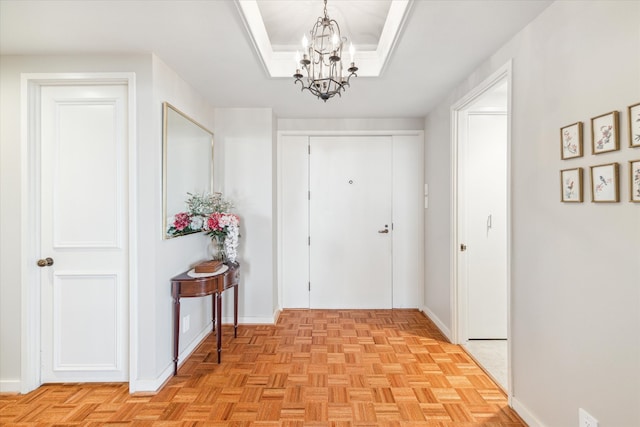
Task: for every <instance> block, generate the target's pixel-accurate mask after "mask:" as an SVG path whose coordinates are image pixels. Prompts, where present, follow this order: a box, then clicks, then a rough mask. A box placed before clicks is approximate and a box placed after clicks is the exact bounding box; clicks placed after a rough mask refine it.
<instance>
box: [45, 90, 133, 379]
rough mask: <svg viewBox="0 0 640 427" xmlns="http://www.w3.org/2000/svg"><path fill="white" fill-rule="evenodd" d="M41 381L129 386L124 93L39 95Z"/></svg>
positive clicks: (125, 114)
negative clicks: (48, 262) (46, 261)
mask: <svg viewBox="0 0 640 427" xmlns="http://www.w3.org/2000/svg"><path fill="white" fill-rule="evenodd" d="M40 140H41V201H40V207H41V215H40V219H41V230H40V231H41V242H40V247H41V255H42V258H43V259H45V258H47V257H48V258H51V259H52V260H53V265H51V266H47V267H43V268H42V270H41V364H42V367H41V382H43V383H47V382H68V381H79V382H90V381H126V380H127V379H128V321H127V320H128V298H127V294H128V281H127V279H128V269H127V259H128V254H127V247H128V246H127V245H128V241H127V239H128V236H127V224H128V222H127V211H128V207H127V182H128V179H127V170H128V166H127V87H126V85H104V86H103V85H79V86H45V87H43V88H42V91H41V139H40Z"/></svg>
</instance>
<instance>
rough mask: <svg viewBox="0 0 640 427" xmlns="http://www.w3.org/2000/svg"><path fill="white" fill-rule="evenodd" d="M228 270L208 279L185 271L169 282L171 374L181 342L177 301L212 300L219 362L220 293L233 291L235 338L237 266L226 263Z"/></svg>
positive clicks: (220, 341) (236, 331)
mask: <svg viewBox="0 0 640 427" xmlns="http://www.w3.org/2000/svg"><path fill="white" fill-rule="evenodd" d="M226 265H227V267H228V270H227V271H225V272H223V273H220V274H217V275H215V276H208V277H191V276H190V275H189V274H188V273H189V271H185V272H184V273H181V274H179V275H177V276H176V277H174V278H172V279H171V295H172V297H173V375H176V374H177V373H178V343H179V339H180V298H192V297H204V296H208V295H211V297H212V304H211V305H212V319H213V331H214V332H215V333H216V345H217V350H218V363H220V353H221V352H222V350H221V347H222V292H223V291H224V290H226V289H229V288H233V337H234V338H235V337H237V336H238V282H239V281H240V280H239V278H240V265H239V264H238V263H237V262H236V263H230V264H226Z"/></svg>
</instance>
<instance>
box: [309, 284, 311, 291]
mask: <svg viewBox="0 0 640 427" xmlns="http://www.w3.org/2000/svg"><path fill="white" fill-rule="evenodd" d="M309 292H311V282H309Z"/></svg>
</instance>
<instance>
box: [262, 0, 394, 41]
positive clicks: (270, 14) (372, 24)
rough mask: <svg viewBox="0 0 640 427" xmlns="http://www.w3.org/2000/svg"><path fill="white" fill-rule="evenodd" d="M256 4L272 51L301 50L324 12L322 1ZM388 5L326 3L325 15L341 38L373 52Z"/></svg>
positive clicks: (379, 0) (367, 0)
mask: <svg viewBox="0 0 640 427" xmlns="http://www.w3.org/2000/svg"><path fill="white" fill-rule="evenodd" d="M257 3H258V9H259V10H260V14H261V15H262V20H263V22H264V25H265V27H266V30H267V34H268V35H269V40H270V41H271V45H272V46H273V50H275V51H282V50H285V51H289V50H296V49H298V50H300V48H301V46H302V43H301V41H302V35H303V34H307V37H309V31H310V30H311V27H312V26H313V23H314V22H316V20H317V19H318V17H320V16H323V10H324V4H323V2H322V0H297V1H295V2H287V3H289V4H288V5H287V6H285V7H283V2H282V0H258V2H257ZM390 6H391V0H357V1H353V0H352V1H344V0H341V1H340V0H328V1H327V15H329V18H331V19H334V20H335V21H336V22H338V25H339V26H340V31H341V34H342V36H346V37H347V38H348V39H349V41H350V42H353V43H355V44H356V45H357V46H358V49H360V50H374V49H375V48H376V47H377V45H378V40H379V39H380V34H381V33H382V28H383V27H384V24H385V20H386V19H387V14H388V13H389V7H390ZM354 17H355V18H357V19H354ZM283 21H284V22H285V23H286V25H283Z"/></svg>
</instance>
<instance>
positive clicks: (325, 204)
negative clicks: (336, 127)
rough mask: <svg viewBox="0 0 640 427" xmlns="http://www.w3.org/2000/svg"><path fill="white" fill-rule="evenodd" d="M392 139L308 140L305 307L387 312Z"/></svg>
mask: <svg viewBox="0 0 640 427" xmlns="http://www.w3.org/2000/svg"><path fill="white" fill-rule="evenodd" d="M391 167H392V146H391V137H385V136H366V137H365V136H349V137H311V138H310V156H309V176H310V179H309V188H310V201H309V230H310V246H309V247H310V256H309V259H310V261H309V270H310V272H309V277H310V307H311V308H354V309H363V308H369V309H372V308H391V307H392V268H391V265H392V262H391V259H392V258H391V245H392V238H391V233H392V224H391V218H392V216H391V203H392V198H391V196H392V194H391V191H392V170H391Z"/></svg>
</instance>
